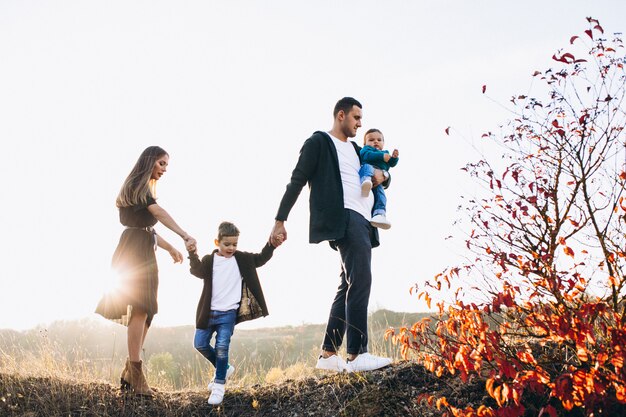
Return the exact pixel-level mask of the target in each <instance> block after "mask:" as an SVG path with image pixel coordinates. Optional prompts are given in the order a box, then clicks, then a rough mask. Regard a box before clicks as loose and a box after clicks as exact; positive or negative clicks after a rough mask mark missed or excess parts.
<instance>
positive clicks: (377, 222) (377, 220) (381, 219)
mask: <svg viewBox="0 0 626 417" xmlns="http://www.w3.org/2000/svg"><path fill="white" fill-rule="evenodd" d="M370 223H371V224H372V226H374V227H378V228H379V229H384V230H387V229H389V228H390V227H391V223H389V221H388V220H387V218H386V217H385V216H384V215H383V214H377V215H375V216H374V217H372V220H370Z"/></svg>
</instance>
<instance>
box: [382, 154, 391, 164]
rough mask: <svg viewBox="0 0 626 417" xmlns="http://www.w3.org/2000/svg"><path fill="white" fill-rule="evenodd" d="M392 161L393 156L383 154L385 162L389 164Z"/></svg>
mask: <svg viewBox="0 0 626 417" xmlns="http://www.w3.org/2000/svg"><path fill="white" fill-rule="evenodd" d="M390 159H391V155H389V154H388V153H385V154H383V160H384V161H385V162H389V160H390Z"/></svg>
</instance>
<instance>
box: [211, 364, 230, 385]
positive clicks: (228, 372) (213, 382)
mask: <svg viewBox="0 0 626 417" xmlns="http://www.w3.org/2000/svg"><path fill="white" fill-rule="evenodd" d="M234 373H235V367H234V366H232V365H231V364H230V363H229V364H228V368H226V381H228V378H230V376H231V375H232V374H234ZM213 384H215V375H213V379H212V380H211V382H209V385H208V386H207V388H208V389H209V391H211V390H212V389H213Z"/></svg>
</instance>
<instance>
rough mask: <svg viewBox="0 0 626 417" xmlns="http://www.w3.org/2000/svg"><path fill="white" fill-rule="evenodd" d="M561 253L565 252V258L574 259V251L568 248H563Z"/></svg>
mask: <svg viewBox="0 0 626 417" xmlns="http://www.w3.org/2000/svg"><path fill="white" fill-rule="evenodd" d="M563 252H565V254H566V255H567V256H571V257H572V258H573V257H574V250H573V249H572V248H570V247H569V246H566V247H564V248H563Z"/></svg>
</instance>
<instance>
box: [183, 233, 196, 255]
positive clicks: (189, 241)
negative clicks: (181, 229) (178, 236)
mask: <svg viewBox="0 0 626 417" xmlns="http://www.w3.org/2000/svg"><path fill="white" fill-rule="evenodd" d="M183 240H184V241H185V248H186V249H187V251H189V252H195V251H196V243H197V242H196V239H194V238H193V237H191V236H189V235H185V236H183Z"/></svg>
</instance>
